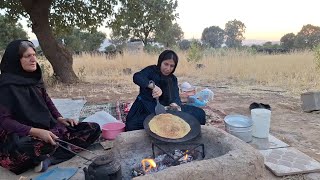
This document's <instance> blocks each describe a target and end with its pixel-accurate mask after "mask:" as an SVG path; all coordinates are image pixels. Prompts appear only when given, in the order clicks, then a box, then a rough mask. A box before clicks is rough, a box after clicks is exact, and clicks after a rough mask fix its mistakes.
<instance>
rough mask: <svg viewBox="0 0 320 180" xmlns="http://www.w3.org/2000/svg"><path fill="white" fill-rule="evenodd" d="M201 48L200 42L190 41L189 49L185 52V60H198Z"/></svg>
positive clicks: (200, 56)
mask: <svg viewBox="0 0 320 180" xmlns="http://www.w3.org/2000/svg"><path fill="white" fill-rule="evenodd" d="M201 51H202V49H201V43H200V42H198V41H197V40H194V39H193V40H192V41H191V46H190V49H189V50H188V54H187V61H188V62H199V61H200V60H201V58H202V52H201Z"/></svg>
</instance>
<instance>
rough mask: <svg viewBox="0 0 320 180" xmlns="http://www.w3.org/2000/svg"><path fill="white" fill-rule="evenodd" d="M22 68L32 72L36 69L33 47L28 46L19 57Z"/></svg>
mask: <svg viewBox="0 0 320 180" xmlns="http://www.w3.org/2000/svg"><path fill="white" fill-rule="evenodd" d="M20 63H21V66H22V68H23V70H25V71H27V72H33V71H35V70H37V57H36V52H35V51H34V50H33V48H31V47H29V48H28V49H27V50H26V51H25V52H24V53H23V55H22V57H21V59H20Z"/></svg>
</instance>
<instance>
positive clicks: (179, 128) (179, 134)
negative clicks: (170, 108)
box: [149, 113, 191, 139]
mask: <svg viewBox="0 0 320 180" xmlns="http://www.w3.org/2000/svg"><path fill="white" fill-rule="evenodd" d="M149 127H150V130H151V131H152V132H153V133H155V134H156V135H158V136H160V137H163V138H168V139H180V138H183V137H184V136H186V135H187V134H188V133H189V132H190V130H191V128H190V125H189V124H188V123H187V122H185V121H184V120H183V119H181V118H180V117H178V116H175V115H173V114H169V113H167V114H159V115H156V116H154V117H153V118H152V119H151V121H150V122H149Z"/></svg>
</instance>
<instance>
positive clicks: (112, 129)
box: [102, 122, 126, 140]
mask: <svg viewBox="0 0 320 180" xmlns="http://www.w3.org/2000/svg"><path fill="white" fill-rule="evenodd" d="M125 126H126V125H125V124H124V123H122V122H112V123H107V124H104V125H103V126H102V137H103V138H105V139H107V140H114V139H115V138H116V137H117V135H118V134H120V133H121V132H124V130H125Z"/></svg>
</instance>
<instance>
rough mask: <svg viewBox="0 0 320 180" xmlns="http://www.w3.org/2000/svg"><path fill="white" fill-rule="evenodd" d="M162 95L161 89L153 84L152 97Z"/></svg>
mask: <svg viewBox="0 0 320 180" xmlns="http://www.w3.org/2000/svg"><path fill="white" fill-rule="evenodd" d="M161 95H162V90H161V89H160V88H159V87H158V86H157V85H155V86H154V88H153V89H152V97H153V98H157V97H160V96H161Z"/></svg>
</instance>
